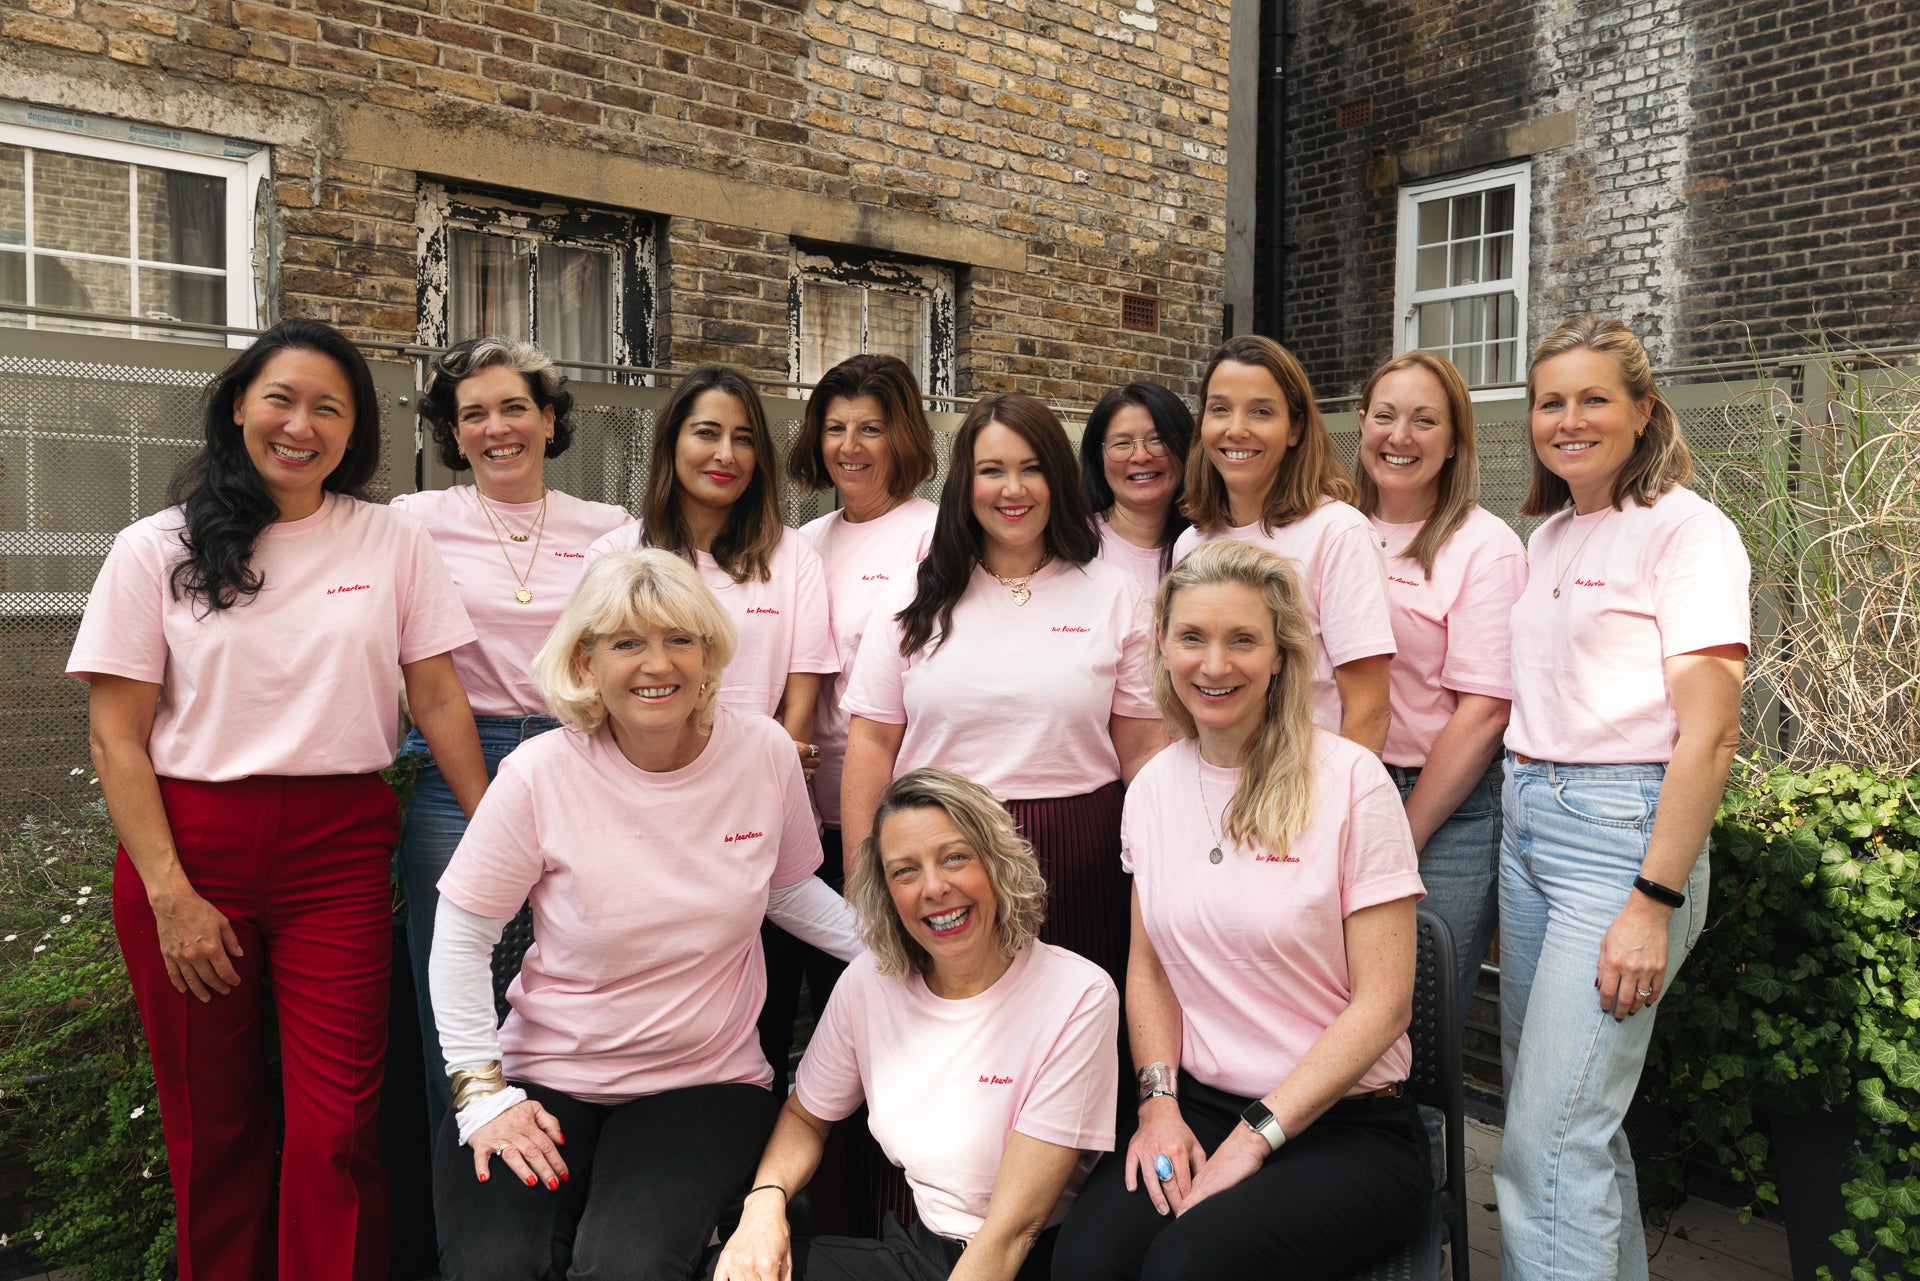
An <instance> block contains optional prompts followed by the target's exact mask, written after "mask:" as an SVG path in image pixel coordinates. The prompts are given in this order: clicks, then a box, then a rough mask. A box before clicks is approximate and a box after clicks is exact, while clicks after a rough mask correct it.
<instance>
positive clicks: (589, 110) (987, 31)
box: [0, 0, 1228, 403]
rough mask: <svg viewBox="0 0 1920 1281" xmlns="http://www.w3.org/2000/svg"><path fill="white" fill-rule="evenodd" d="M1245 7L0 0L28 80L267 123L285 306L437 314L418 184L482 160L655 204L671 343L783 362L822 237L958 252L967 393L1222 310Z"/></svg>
mask: <svg viewBox="0 0 1920 1281" xmlns="http://www.w3.org/2000/svg"><path fill="white" fill-rule="evenodd" d="M1227 8H1228V6H1227V4H1226V3H1225V2H1224V0H1220V2H1217V3H1211V2H1205V0H1123V2H1122V3H1119V4H1115V3H1113V2H1112V0H1077V2H1069V0H925V2H923V0H846V2H844V3H842V2H839V0H790V2H785V3H775V2H771V0H769V2H767V3H756V2H755V0H726V2H724V3H719V2H716V3H709V4H675V3H668V2H666V0H621V2H620V3H589V2H588V0H499V2H498V3H486V2H483V0H279V2H273V0H262V2H260V3H252V2H248V0H0V15H3V21H0V33H3V34H4V37H5V40H6V42H7V46H8V63H9V67H10V70H13V69H17V71H18V72H19V73H20V75H19V76H18V77H17V78H16V80H15V83H14V85H13V87H11V88H9V89H6V90H0V94H4V95H5V96H11V97H15V98H18V99H24V100H26V101H29V102H34V103H39V104H42V105H48V106H59V107H65V108H71V109H78V110H84V111H90V112H95V113H101V114H106V115H111V116H119V117H122V118H127V119H135V120H141V121H144V122H147V123H152V124H159V125H167V126H171V127H176V128H188V129H198V130H202V131H206V132H212V133H218V134H223V135H225V136H229V137H234V138H240V139H247V140H251V141H257V142H264V143H268V144H270V145H271V147H272V173H273V178H272V187H271V198H270V200H269V201H268V207H267V209H266V210H265V214H266V218H267V220H268V224H269V227H270V235H269V237H268V246H267V248H268V250H269V252H268V255H267V262H266V264H265V266H264V270H265V271H266V272H267V273H268V296H269V298H270V300H271V305H272V306H274V307H275V308H277V310H278V312H279V314H283V315H305V316H315V317H320V318H324V319H329V320H332V321H335V322H337V323H339V324H341V325H343V326H345V327H346V328H348V329H349V330H350V331H352V332H354V333H356V334H358V335H360V336H363V337H367V338H376V339H387V340H402V341H404V340H411V339H413V338H414V336H415V333H416V325H417V323H418V318H417V315H416V307H417V292H418V284H419V282H418V280H417V270H418V266H417V259H418V252H417V247H418V233H417V229H416V226H415V217H416V212H417V210H418V207H419V201H420V186H421V183H422V181H423V180H428V179H432V180H445V181H448V182H454V183H471V184H485V185H490V186H495V187H505V188H512V189H516V190H521V191H525V192H527V193H529V194H531V195H535V196H546V197H550V198H554V199H560V200H569V201H582V202H592V203H595V204H599V205H605V206H613V207H617V208H624V209H631V210H635V211H639V212H642V213H648V214H653V215H658V216H659V218H660V223H659V225H660V226H661V227H662V228H663V231H662V234H660V235H659V236H658V238H657V241H656V245H657V253H658V259H659V263H658V266H659V282H660V288H659V289H658V290H657V293H656V303H657V307H658V311H659V314H658V316H657V317H656V318H655V321H654V326H653V335H654V340H655V342H654V351H653V359H654V360H655V361H656V362H658V363H669V362H671V363H674V364H683V363H685V362H688V361H693V360H700V359H721V360H729V361H733V362H737V363H739V364H741V365H743V366H747V367H749V368H751V369H753V370H756V371H759V372H761V373H765V374H769V375H774V376H785V375H786V373H787V360H788V337H787V335H788V290H789V276H790V271H791V263H792V260H793V254H794V250H795V247H796V245H807V246H814V245H821V246H827V247H835V248H844V249H851V250H861V249H866V250H872V251H884V252H886V253H889V254H892V255H895V256H899V257H904V258H910V259H917V260H923V261H928V262H933V263H941V262H945V263H949V264H951V265H952V266H954V267H955V268H956V271H957V275H958V279H957V282H956V283H957V289H956V304H957V309H958V313H959V323H958V324H957V325H956V348H957V350H956V357H957V362H956V378H955V390H956V391H958V392H961V393H962V394H965V393H970V392H974V391H980V390H988V389H1000V388H1018V389H1021V390H1026V391H1031V392H1035V393H1038V394H1042V395H1047V396H1052V397H1055V398H1057V399H1059V400H1062V401H1066V402H1079V403H1085V402H1087V401H1090V400H1092V399H1094V398H1096V397H1097V396H1098V395H1100V394H1101V393H1102V392H1104V391H1105V390H1106V389H1107V388H1109V387H1110V386H1112V385H1114V384H1116V383H1119V382H1123V381H1126V380H1127V379H1129V378H1133V377H1139V376H1147V377H1155V378H1160V379H1162V380H1165V381H1167V382H1169V383H1171V384H1172V385H1174V386H1176V387H1179V388H1182V389H1183V390H1184V389H1185V388H1186V386H1187V385H1188V384H1190V383H1191V382H1192V380H1193V378H1194V377H1195V375H1196V374H1197V373H1198V370H1199V366H1200V364H1201V363H1202V362H1203V361H1204V359H1205V356H1206V354H1207V352H1208V351H1209V350H1210V349H1211V347H1212V346H1213V344H1214V343H1216V342H1217V341H1218V339H1219V337H1220V331H1221V300H1222V296H1223V289H1224V285H1223V273H1224V243H1225V221H1226V220H1225V182H1224V175H1225V165H1226V120H1227V102H1228V89H1227V47H1226V40H1227ZM1127 292H1134V293H1146V294H1151V295H1155V296H1156V297H1158V298H1159V299H1160V300H1161V312H1160V316H1161V329H1160V332H1159V333H1158V334H1140V333H1133V332H1123V331H1122V330H1121V328H1120V296H1121V294H1122V293H1127Z"/></svg>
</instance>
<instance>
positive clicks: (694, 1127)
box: [433, 1081, 777, 1281]
mask: <svg viewBox="0 0 1920 1281" xmlns="http://www.w3.org/2000/svg"><path fill="white" fill-rule="evenodd" d="M514 1084H516V1085H518V1086H520V1088H521V1089H523V1090H525V1091H526V1092H527V1094H528V1096H529V1097H530V1098H532V1099H534V1100H535V1101H537V1102H538V1103H539V1104H540V1105H541V1106H542V1107H544V1108H546V1109H547V1111H549V1112H551V1113H553V1115H554V1117H555V1118H556V1119H557V1120H558V1121H559V1122H560V1130H561V1133H562V1134H564V1135H565V1136H566V1142H565V1143H564V1144H563V1145H561V1148H560V1155H561V1158H562V1159H563V1160H565V1161H566V1163H567V1171H568V1173H569V1176H570V1177H569V1179H568V1181H567V1182H565V1183H562V1184H561V1185H560V1190H559V1191H557V1192H549V1191H548V1190H547V1189H546V1188H544V1187H531V1188H530V1187H528V1186H527V1185H526V1184H524V1183H522V1182H520V1181H519V1180H518V1179H516V1178H515V1177H514V1176H513V1174H512V1172H511V1171H509V1170H508V1169H507V1167H506V1165H505V1164H504V1163H503V1162H502V1161H501V1160H500V1159H499V1158H498V1157H495V1158H493V1159H492V1165H491V1168H490V1171H489V1174H490V1177H489V1178H488V1179H487V1181H486V1182H485V1183H482V1182H480V1181H479V1180H477V1179H475V1178H474V1177H473V1153H472V1151H471V1150H470V1149H468V1148H463V1147H461V1146H459V1142H458V1139H457V1134H456V1130H455V1126H454V1118H453V1117H452V1116H451V1115H449V1116H448V1117H447V1119H446V1121H445V1123H444V1124H442V1125H441V1127H440V1140H439V1144H438V1146H437V1147H436V1148H435V1149H434V1159H433V1211H434V1221H435V1223H436V1224H437V1226H438V1227H439V1230H440V1271H441V1273H442V1275H443V1276H444V1277H445V1279H446V1281H563V1279H564V1278H568V1277H574V1278H581V1277H594V1278H608V1279H610V1278H632V1281H663V1279H666V1278H686V1277H691V1276H694V1275H695V1274H696V1272H697V1271H698V1268H699V1263H700V1257H701V1255H702V1253H703V1252H704V1251H705V1249H706V1246H707V1239H708V1237H709V1236H710V1235H711V1234H712V1232H713V1230H714V1227H715V1226H716V1225H717V1224H718V1222H719V1220H720V1215H721V1212H722V1210H724V1209H725V1208H726V1206H727V1204H728V1202H729V1201H731V1200H732V1199H733V1198H735V1197H737V1196H738V1195H739V1194H740V1193H742V1192H744V1191H746V1188H747V1181H748V1179H750V1178H751V1177H752V1175H753V1171H754V1167H755V1165H756V1164H757V1163H758V1162H759V1159H760V1151H761V1149H762V1148H763V1147H764V1146H765V1145H766V1142H767V1135H768V1134H769V1133H771V1132H772V1130H773V1118H774V1115H775V1112H776V1111H777V1105H776V1103H775V1101H774V1098H773V1095H772V1094H770V1093H769V1092H768V1091H766V1090H763V1089H761V1088H760V1087H759V1086H757V1085H701V1086H694V1087H692V1088H690V1089H685V1090H669V1091H667V1092H666V1093H664V1094H649V1095H646V1096H644V1097H641V1098H638V1099H634V1100H632V1101H631V1102H627V1103H621V1104H613V1105H609V1104H599V1103H582V1102H581V1101H580V1100H578V1099H576V1098H573V1097H572V1096H571V1095H567V1094H562V1093H561V1092H560V1091H558V1090H550V1089H548V1088H546V1087H545V1086H541V1085H533V1084H531V1083H529V1082H526V1081H516V1082H514Z"/></svg>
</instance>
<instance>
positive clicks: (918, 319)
mask: <svg viewBox="0 0 1920 1281" xmlns="http://www.w3.org/2000/svg"><path fill="white" fill-rule="evenodd" d="M930 309H931V304H930V302H929V301H928V299H926V298H925V297H923V296H921V295H919V294H897V293H893V292H891V291H889V290H885V289H869V290H868V291H867V350H868V351H875V352H880V353H882V354H883V355H888V356H898V357H899V358H900V359H901V360H904V361H905V362H906V363H907V368H909V369H911V370H913V376H914V377H915V378H916V379H918V380H919V382H920V385H921V386H922V387H924V386H926V385H927V354H928V353H927V338H928V335H927V330H928V328H929V326H928V323H927V321H928V312H929V311H930Z"/></svg>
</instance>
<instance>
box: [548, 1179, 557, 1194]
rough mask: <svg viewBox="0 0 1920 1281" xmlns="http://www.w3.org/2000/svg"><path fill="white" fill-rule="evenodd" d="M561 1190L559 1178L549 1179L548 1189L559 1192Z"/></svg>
mask: <svg viewBox="0 0 1920 1281" xmlns="http://www.w3.org/2000/svg"><path fill="white" fill-rule="evenodd" d="M559 1190H560V1180H558V1179H548V1180H547V1191H549V1192H558V1191H559Z"/></svg>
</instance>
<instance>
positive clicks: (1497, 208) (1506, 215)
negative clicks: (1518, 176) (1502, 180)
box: [1487, 187, 1513, 232]
mask: <svg viewBox="0 0 1920 1281" xmlns="http://www.w3.org/2000/svg"><path fill="white" fill-rule="evenodd" d="M1487 230H1488V231H1489V232H1494V231H1512V230H1513V188H1512V187H1495V188H1494V189H1493V190H1492V191H1489V192H1488V193H1487Z"/></svg>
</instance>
